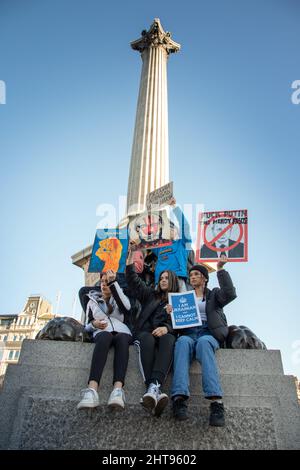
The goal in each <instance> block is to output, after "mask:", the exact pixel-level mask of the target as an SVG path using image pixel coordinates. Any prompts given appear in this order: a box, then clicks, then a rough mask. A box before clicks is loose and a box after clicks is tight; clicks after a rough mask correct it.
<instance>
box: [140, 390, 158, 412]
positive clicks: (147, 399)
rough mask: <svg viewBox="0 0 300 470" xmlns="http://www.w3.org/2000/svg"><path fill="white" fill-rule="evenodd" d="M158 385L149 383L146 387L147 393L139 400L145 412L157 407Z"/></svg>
mask: <svg viewBox="0 0 300 470" xmlns="http://www.w3.org/2000/svg"><path fill="white" fill-rule="evenodd" d="M159 387H160V385H159V384H158V383H156V384H154V383H151V384H150V385H149V387H148V390H147V392H146V393H145V394H144V395H143V398H142V399H141V405H143V407H144V408H147V410H153V409H154V408H155V407H156V405H157V399H158V396H159V394H160V390H159Z"/></svg>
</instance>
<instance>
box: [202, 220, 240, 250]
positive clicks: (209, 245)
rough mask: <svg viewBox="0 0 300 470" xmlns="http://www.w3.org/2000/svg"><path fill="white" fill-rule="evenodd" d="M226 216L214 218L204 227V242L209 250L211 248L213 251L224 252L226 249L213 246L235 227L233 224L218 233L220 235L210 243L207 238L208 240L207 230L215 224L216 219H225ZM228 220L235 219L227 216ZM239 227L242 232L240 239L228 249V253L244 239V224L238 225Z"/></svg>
mask: <svg viewBox="0 0 300 470" xmlns="http://www.w3.org/2000/svg"><path fill="white" fill-rule="evenodd" d="M224 217H225V215H216V216H215V217H212V218H211V219H210V221H209V223H208V224H206V225H204V230H203V240H204V244H205V245H206V246H208V248H210V249H211V250H213V251H224V248H217V247H216V246H213V244H214V243H215V242H216V241H217V240H218V239H219V238H221V237H222V235H223V234H224V233H225V232H227V230H230V229H231V227H233V225H234V224H233V223H232V222H231V223H230V224H228V225H227V226H226V227H225V228H224V229H223V230H222V231H221V232H220V233H218V235H216V236H215V238H213V239H212V240H210V241H208V240H207V238H206V231H207V228H208V226H209V225H210V224H211V223H212V222H214V220H216V219H221V218H224ZM226 219H234V217H233V215H226ZM238 225H239V230H240V233H239V236H238V239H237V241H236V242H235V243H233V244H232V245H230V246H228V247H226V251H230V250H232V249H233V248H235V247H236V246H237V245H238V244H239V243H240V241H241V239H242V238H243V233H244V231H243V227H242V224H238Z"/></svg>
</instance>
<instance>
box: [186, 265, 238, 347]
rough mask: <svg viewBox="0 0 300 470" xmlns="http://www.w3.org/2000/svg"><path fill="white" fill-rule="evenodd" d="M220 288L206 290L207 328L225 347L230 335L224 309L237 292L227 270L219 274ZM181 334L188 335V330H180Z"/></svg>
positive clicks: (222, 270)
mask: <svg viewBox="0 0 300 470" xmlns="http://www.w3.org/2000/svg"><path fill="white" fill-rule="evenodd" d="M217 276H218V281H219V285H220V287H215V288H214V289H212V290H210V289H206V309H205V312H206V316H207V326H208V329H209V331H210V333H211V334H212V336H214V338H216V339H217V340H218V341H219V343H220V344H221V345H223V343H224V341H225V340H226V337H227V335H228V326H227V320H226V316H225V314H224V312H223V307H225V305H227V304H229V303H230V302H231V301H232V300H234V299H235V298H236V296H237V295H236V290H235V287H234V285H233V283H232V280H231V277H230V275H229V273H228V272H227V271H225V269H221V270H220V271H218V272H217ZM180 334H183V335H184V334H188V328H186V329H185V330H180Z"/></svg>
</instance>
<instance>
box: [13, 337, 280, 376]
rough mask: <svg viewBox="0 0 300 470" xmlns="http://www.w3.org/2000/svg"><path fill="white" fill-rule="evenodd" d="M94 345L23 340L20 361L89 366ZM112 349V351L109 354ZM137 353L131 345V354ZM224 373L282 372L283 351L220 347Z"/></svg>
mask: <svg viewBox="0 0 300 470" xmlns="http://www.w3.org/2000/svg"><path fill="white" fill-rule="evenodd" d="M93 349H94V345H93V344H91V343H75V342H68V341H42V340H40V341H36V340H24V341H23V344H22V350H21V355H20V360H19V364H36V365H43V366H45V367H48V366H53V365H55V367H61V366H62V365H63V366H73V365H74V364H76V366H77V367H90V364H91V359H92V353H93ZM111 354H112V352H110V355H111ZM135 354H136V348H135V346H132V347H131V348H130V357H131V356H132V355H135ZM216 357H217V361H218V367H219V370H220V373H221V374H241V373H244V374H256V375H260V374H262V375H283V374H284V372H283V366H282V360H281V354H280V351H278V350H270V351H262V350H254V349H239V350H237V349H221V350H219V351H217V354H216ZM198 371H199V364H198V363H197V362H196V361H194V362H193V364H192V366H191V372H195V373H198Z"/></svg>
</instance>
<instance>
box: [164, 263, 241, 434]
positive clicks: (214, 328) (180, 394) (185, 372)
mask: <svg viewBox="0 0 300 470" xmlns="http://www.w3.org/2000/svg"><path fill="white" fill-rule="evenodd" d="M226 261H227V258H226V257H225V256H223V257H222V259H221V260H220V261H219V262H218V264H217V276H218V281H219V285H220V287H216V288H214V289H212V290H210V289H208V288H207V284H208V279H209V277H208V270H207V269H206V267H205V266H203V265H200V264H199V265H195V266H193V267H192V268H191V269H190V272H189V275H190V278H189V279H190V284H191V286H192V287H193V289H194V292H195V294H196V298H197V301H198V307H199V310H200V315H201V320H202V325H201V326H196V327H192V328H184V329H182V330H177V331H178V332H179V335H180V336H179V338H178V339H177V341H176V344H175V350H174V363H173V368H174V374H173V381H172V387H171V396H172V401H173V414H174V417H175V418H176V419H178V420H184V419H187V417H188V416H187V399H188V397H189V396H190V391H189V368H190V364H191V362H192V360H193V358H195V359H196V360H197V361H198V362H200V364H201V365H202V388H203V392H204V396H205V398H207V399H209V400H210V401H211V403H210V418H209V424H210V425H211V426H224V425H225V418H224V405H223V402H222V396H223V391H222V387H221V384H220V379H219V373H218V369H217V363H216V358H215V351H216V350H217V349H218V348H219V347H220V345H221V344H223V343H224V341H225V339H226V337H227V335H228V327H227V321H226V317H225V315H224V313H223V307H224V306H225V305H227V304H228V303H229V302H231V301H232V300H234V299H235V298H236V291H235V287H234V286H233V283H232V280H231V278H230V275H229V273H228V272H227V271H225V270H224V269H223V267H224V265H225V263H226ZM166 310H167V312H168V313H169V314H171V313H172V306H171V305H170V304H168V306H167V308H166Z"/></svg>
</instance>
